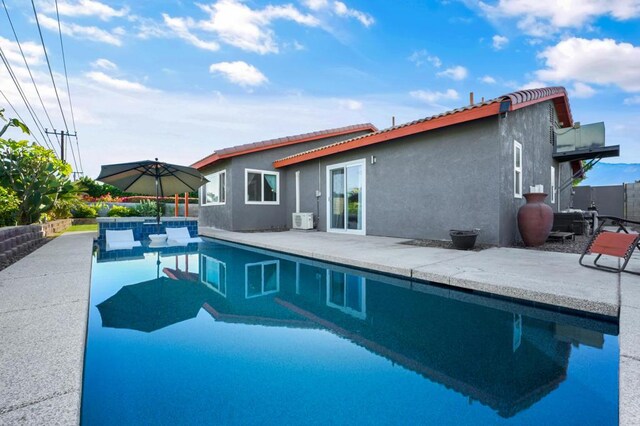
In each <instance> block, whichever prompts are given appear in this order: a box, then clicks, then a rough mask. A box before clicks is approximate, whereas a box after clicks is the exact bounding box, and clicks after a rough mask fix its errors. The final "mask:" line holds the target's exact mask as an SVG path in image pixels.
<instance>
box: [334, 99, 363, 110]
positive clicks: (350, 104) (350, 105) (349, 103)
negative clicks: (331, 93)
mask: <svg viewBox="0 0 640 426" xmlns="http://www.w3.org/2000/svg"><path fill="white" fill-rule="evenodd" d="M338 105H340V107H342V108H344V109H349V110H352V111H357V110H360V109H362V102H360V101H356V100H355V99H340V100H338Z"/></svg>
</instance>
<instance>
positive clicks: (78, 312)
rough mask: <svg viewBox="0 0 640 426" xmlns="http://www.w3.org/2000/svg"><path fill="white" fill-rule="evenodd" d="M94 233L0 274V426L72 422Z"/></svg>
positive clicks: (50, 246)
mask: <svg viewBox="0 0 640 426" xmlns="http://www.w3.org/2000/svg"><path fill="white" fill-rule="evenodd" d="M94 235H95V234H94V233H92V232H89V233H85V232H82V233H79V232H78V233H67V234H63V235H61V236H60V237H58V238H56V239H54V240H53V241H51V242H49V243H47V244H45V245H44V246H43V247H41V248H40V249H38V250H36V251H35V252H33V253H31V254H30V255H28V256H26V257H25V258H23V259H21V260H20V261H18V262H16V263H15V264H13V265H11V266H9V267H8V268H6V269H4V270H2V271H0V336H1V340H0V425H5V424H7V425H8V424H11V425H13V424H34V425H36V424H37V425H58V424H59V425H74V424H78V422H79V415H80V392H81V389H82V383H81V381H82V364H83V358H84V345H85V332H86V326H87V312H88V310H87V309H88V303H89V283H90V279H91V278H90V277H91V251H92V250H91V247H92V244H93V237H94Z"/></svg>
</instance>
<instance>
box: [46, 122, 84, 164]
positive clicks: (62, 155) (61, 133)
mask: <svg viewBox="0 0 640 426" xmlns="http://www.w3.org/2000/svg"><path fill="white" fill-rule="evenodd" d="M44 132H45V133H46V134H48V135H55V136H56V138H57V137H58V136H60V159H61V160H62V161H64V162H65V163H66V162H67V159H66V155H65V154H66V152H65V151H66V146H65V142H64V136H65V135H67V136H74V137H75V136H77V135H78V133H77V132H74V133H73V134H71V133H70V132H66V133H65V131H64V130H60V131H59V132H58V131H56V129H53V132H50V131H49V130H48V129H44Z"/></svg>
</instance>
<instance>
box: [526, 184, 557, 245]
mask: <svg viewBox="0 0 640 426" xmlns="http://www.w3.org/2000/svg"><path fill="white" fill-rule="evenodd" d="M524 198H526V199H527V204H525V205H524V206H522V207H520V210H518V229H519V230H520V235H521V236H522V241H524V245H525V246H527V247H537V246H541V245H542V244H544V242H545V241H547V238H549V233H550V232H551V227H552V226H553V210H552V209H551V207H549V206H548V205H547V204H545V203H544V199H545V198H547V194H543V193H533V192H532V193H528V194H524Z"/></svg>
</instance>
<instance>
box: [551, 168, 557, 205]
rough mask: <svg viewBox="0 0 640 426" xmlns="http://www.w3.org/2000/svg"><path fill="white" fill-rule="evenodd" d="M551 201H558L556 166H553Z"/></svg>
mask: <svg viewBox="0 0 640 426" xmlns="http://www.w3.org/2000/svg"><path fill="white" fill-rule="evenodd" d="M551 202H552V203H555V202H556V168H555V167H553V166H551Z"/></svg>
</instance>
